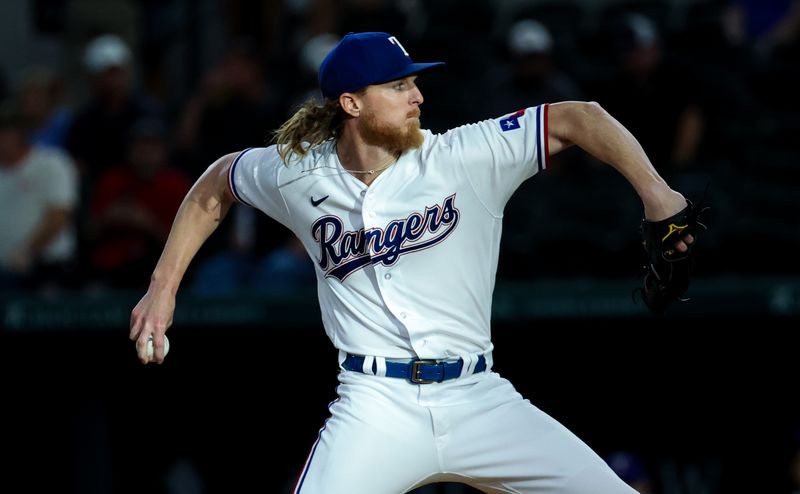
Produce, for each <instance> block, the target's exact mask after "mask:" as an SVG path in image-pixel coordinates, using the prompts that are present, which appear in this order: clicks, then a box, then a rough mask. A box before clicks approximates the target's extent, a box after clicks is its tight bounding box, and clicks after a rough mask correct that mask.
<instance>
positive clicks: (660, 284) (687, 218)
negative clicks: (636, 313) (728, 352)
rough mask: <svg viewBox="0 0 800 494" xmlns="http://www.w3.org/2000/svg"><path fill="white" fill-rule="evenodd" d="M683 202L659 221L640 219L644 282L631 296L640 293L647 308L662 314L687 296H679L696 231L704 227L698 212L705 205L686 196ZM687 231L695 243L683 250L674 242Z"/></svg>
mask: <svg viewBox="0 0 800 494" xmlns="http://www.w3.org/2000/svg"><path fill="white" fill-rule="evenodd" d="M686 203H687V206H686V208H684V209H683V210H682V211H680V212H679V213H677V214H675V215H673V216H670V217H669V218H666V219H663V220H661V221H648V220H646V219H643V220H642V223H641V228H640V232H641V236H642V245H643V246H644V250H645V252H646V254H647V264H646V265H645V274H644V280H643V284H642V286H641V287H640V288H637V289H636V290H635V291H634V296H635V295H637V294H638V295H640V296H641V298H642V300H643V301H644V303H645V305H647V307H648V308H649V309H650V312H652V313H653V314H656V315H661V314H663V313H664V312H665V311H666V310H667V307H668V306H669V305H670V304H671V303H673V302H675V301H681V302H683V301H686V300H688V299H684V298H681V297H683V294H684V293H686V290H687V289H688V288H689V280H690V279H691V276H692V265H693V263H694V254H693V252H692V251H693V249H694V245H695V243H696V241H697V233H698V231H700V230H706V229H707V227H706V225H704V224H703V223H701V222H700V215H701V214H702V213H704V212H705V211H706V210H708V208H707V207H702V206H700V205H698V206H695V205H694V204H692V202H691V201H689V200H687V201H686ZM687 235H692V236H693V237H694V239H695V243H692V244H689V245H687V246H688V249H687V250H686V252H679V251H678V250H677V249H676V248H675V243H676V242H678V241H679V240H681V239H683V238H685V237H686V236H687Z"/></svg>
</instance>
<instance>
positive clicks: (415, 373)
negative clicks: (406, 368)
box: [411, 360, 444, 384]
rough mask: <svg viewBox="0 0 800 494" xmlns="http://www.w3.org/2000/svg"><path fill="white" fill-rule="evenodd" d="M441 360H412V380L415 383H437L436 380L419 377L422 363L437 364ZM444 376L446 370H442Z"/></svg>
mask: <svg viewBox="0 0 800 494" xmlns="http://www.w3.org/2000/svg"><path fill="white" fill-rule="evenodd" d="M438 363H439V362H438V361H437V360H415V361H413V362H411V382H412V383H414V384H431V383H435V382H436V381H431V380H429V379H421V378H420V377H419V374H420V372H422V369H420V366H421V365H436V364H438ZM442 377H444V371H442Z"/></svg>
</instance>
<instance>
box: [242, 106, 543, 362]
mask: <svg viewBox="0 0 800 494" xmlns="http://www.w3.org/2000/svg"><path fill="white" fill-rule="evenodd" d="M546 136H547V106H539V107H535V108H528V109H526V110H520V111H518V112H516V113H513V114H510V115H507V116H505V117H503V118H498V119H492V120H486V121H483V122H480V123H477V124H472V125H466V126H463V127H459V128H456V129H453V130H451V131H449V132H447V133H445V134H441V135H437V134H433V133H431V132H429V131H424V143H423V144H422V146H421V147H420V148H419V149H415V150H412V151H408V152H406V153H404V154H403V155H402V156H401V157H400V158H399V159H398V161H397V162H396V163H395V164H394V165H392V166H391V167H390V168H388V169H387V170H386V171H384V172H383V173H382V174H381V175H379V176H378V177H376V179H375V180H374V181H373V182H372V184H371V185H370V186H367V185H365V184H364V183H363V182H361V181H360V180H358V179H357V178H355V177H354V176H353V175H351V174H350V173H349V172H347V171H346V170H345V169H344V168H343V167H342V164H341V163H340V162H339V159H338V157H337V154H336V148H335V144H334V142H333V141H328V142H326V143H324V144H322V145H320V146H318V147H316V148H314V149H312V150H311V151H310V152H309V153H308V154H307V155H306V156H305V157H303V158H302V159H299V160H296V161H294V162H291V164H290V166H285V165H284V163H283V162H282V161H281V159H280V157H279V155H278V153H277V150H276V148H275V146H271V147H267V148H254V149H248V150H245V151H243V152H241V153H240V154H239V155H238V156H237V157H236V158H235V161H234V163H233V165H232V166H231V169H230V187H231V190H232V192H233V194H234V196H235V197H236V199H238V200H239V201H241V202H243V203H245V204H249V205H251V206H253V207H256V208H258V209H260V210H262V211H263V212H265V213H266V214H268V215H269V216H271V217H272V218H274V219H276V220H277V221H279V222H281V223H282V224H284V225H285V226H287V227H288V228H289V229H291V230H292V231H293V232H294V233H295V234H296V235H297V237H298V238H299V239H300V240H301V241H302V243H303V245H304V246H305V248H306V250H307V251H308V253H309V255H310V256H311V258H312V259H313V260H314V264H315V265H316V272H317V278H318V295H319V301H320V307H321V312H322V320H323V324H324V326H325V330H326V332H327V334H328V337H329V338H330V339H331V341H332V342H333V344H334V346H335V347H336V348H338V349H339V350H341V351H343V352H349V353H352V354H358V355H377V356H382V357H389V358H402V357H414V356H418V357H420V358H450V357H464V358H467V357H468V356H469V355H477V354H488V353H489V352H490V351H491V350H492V343H491V339H490V315H491V301H492V291H493V289H494V284H495V273H496V270H497V260H498V252H499V246H500V234H501V230H502V216H503V208H504V207H505V204H506V202H507V201H508V199H509V198H510V197H511V195H512V193H513V192H514V191H515V190H516V189H517V187H518V186H519V185H520V184H521V183H522V181H523V180H525V179H527V178H529V177H531V176H533V175H534V174H536V173H537V172H539V171H541V170H543V169H544V168H545V167H546V165H547V138H546Z"/></svg>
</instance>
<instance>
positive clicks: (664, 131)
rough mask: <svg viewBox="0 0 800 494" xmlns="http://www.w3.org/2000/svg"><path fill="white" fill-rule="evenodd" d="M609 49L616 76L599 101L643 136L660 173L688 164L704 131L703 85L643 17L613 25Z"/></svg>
mask: <svg viewBox="0 0 800 494" xmlns="http://www.w3.org/2000/svg"><path fill="white" fill-rule="evenodd" d="M610 49H611V50H612V60H613V61H614V63H615V64H616V66H615V73H614V74H613V75H612V77H611V78H610V79H609V80H607V81H604V82H603V83H601V84H600V87H599V88H597V89H596V95H595V96H594V97H595V98H596V99H597V100H598V101H599V102H600V103H601V104H602V105H603V106H605V107H606V108H607V109H608V111H609V112H610V113H612V114H614V115H616V116H617V118H618V119H619V121H620V122H621V123H622V124H623V125H625V126H626V127H628V128H629V129H630V130H631V132H633V133H634V134H635V135H636V136H637V137H638V139H639V140H640V141H641V143H642V146H643V147H644V148H645V149H647V154H648V156H649V157H650V158H651V160H652V161H653V164H654V166H655V167H656V168H657V169H658V170H659V172H661V173H668V172H670V171H676V170H680V169H683V168H685V167H687V166H689V165H690V164H691V163H692V162H693V161H694V159H695V157H696V155H697V152H698V148H699V146H700V143H701V140H702V137H703V133H704V126H705V117H704V114H703V112H702V110H701V106H700V104H699V102H698V101H699V99H700V97H701V95H700V94H698V92H699V91H700V88H701V87H702V86H701V85H699V84H694V83H693V82H692V80H691V74H690V73H687V71H686V70H685V68H683V67H680V66H679V65H677V64H676V63H675V61H674V60H672V59H670V58H668V57H666V56H665V52H664V50H663V47H662V44H661V39H660V37H659V33H658V31H657V29H656V26H655V24H653V22H652V21H650V20H649V19H648V18H647V17H645V16H643V15H640V14H627V15H625V16H623V17H622V18H621V19H620V22H619V24H618V25H616V26H613V27H612V32H611V44H610ZM654 115H658V118H654Z"/></svg>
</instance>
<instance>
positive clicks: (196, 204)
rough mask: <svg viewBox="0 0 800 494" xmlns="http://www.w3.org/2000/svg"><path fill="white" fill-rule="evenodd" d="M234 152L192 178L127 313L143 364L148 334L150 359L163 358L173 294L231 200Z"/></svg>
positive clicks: (227, 208) (172, 309)
mask: <svg viewBox="0 0 800 494" xmlns="http://www.w3.org/2000/svg"><path fill="white" fill-rule="evenodd" d="M235 157H236V153H233V154H228V155H225V156H223V157H221V158H220V159H218V160H217V161H215V162H214V163H213V164H212V165H211V166H209V167H208V169H207V170H206V171H205V172H204V173H203V175H202V176H201V177H200V178H199V179H198V180H197V182H195V184H194V185H193V186H192V188H191V190H189V193H188V194H187V195H186V197H185V198H184V200H183V202H182V203H181V206H180V208H179V209H178V213H177V214H176V216H175V221H174V222H173V223H172V229H171V230H170V233H169V237H168V238H167V243H166V245H165V246H164V250H163V252H162V253H161V258H160V259H159V260H158V263H157V264H156V267H155V269H154V270H153V274H152V276H151V277H150V287H149V288H148V289H147V293H145V295H144V296H143V297H142V299H141V300H140V301H139V303H138V304H136V307H135V308H134V309H133V312H132V313H131V328H130V339H131V340H135V341H136V351H137V353H138V355H139V360H141V361H142V363H145V364H146V363H148V362H149V359H148V357H147V338H148V337H149V336H151V335H152V336H153V345H154V348H155V352H154V357H153V358H154V361H155V362H157V363H159V364H160V363H162V362H163V361H164V333H165V332H166V330H167V329H168V328H169V327H170V325H171V324H172V316H173V313H174V312H175V295H176V293H177V291H178V287H179V286H180V283H181V280H182V279H183V276H184V274H185V273H186V269H187V268H188V267H189V263H190V262H191V261H192V258H194V256H195V254H197V251H198V250H200V247H201V246H202V245H203V243H204V242H205V241H206V239H208V237H209V236H210V235H211V234H212V233H213V232H214V230H216V229H217V226H219V224H220V222H221V221H222V219H223V218H224V217H225V215H226V214H227V212H228V210H229V209H230V207H231V205H232V204H233V202H234V201H235V199H234V197H233V195H232V193H231V191H230V188H229V186H228V170H229V169H230V167H231V164H232V163H233V160H234V158H235Z"/></svg>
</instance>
